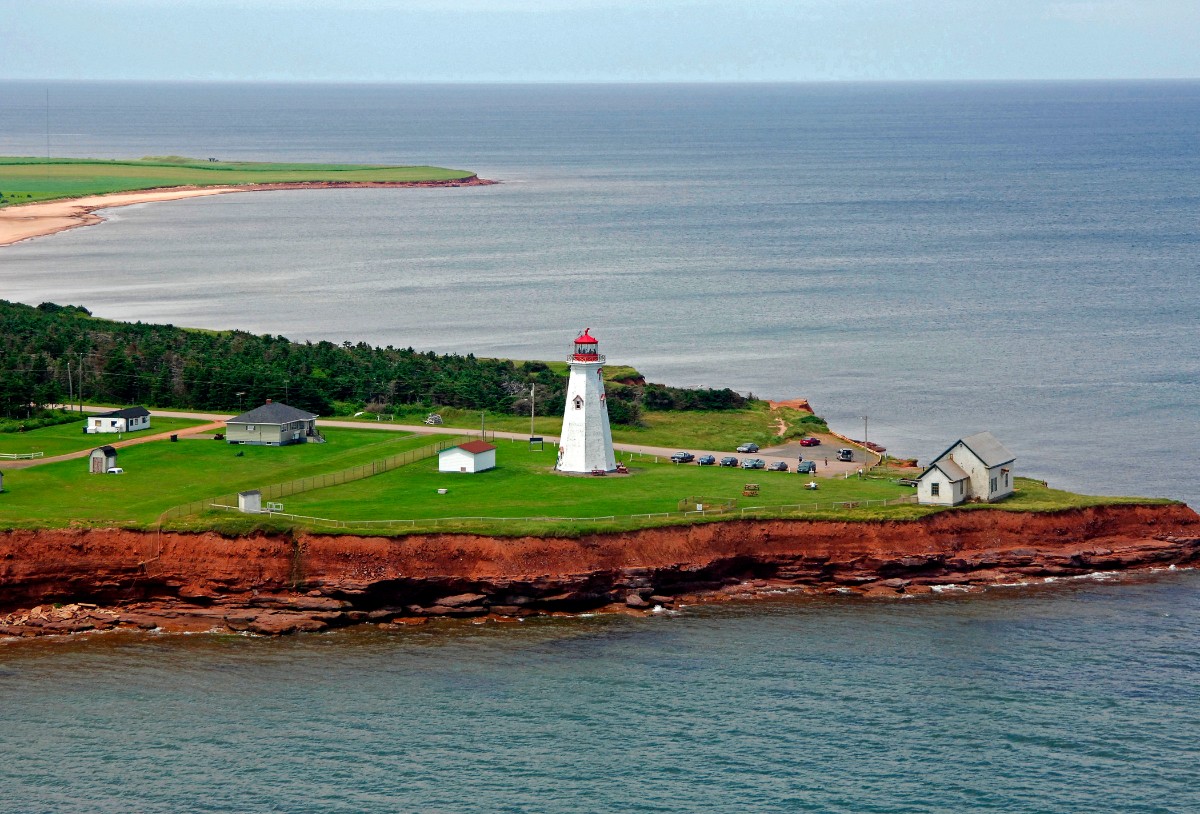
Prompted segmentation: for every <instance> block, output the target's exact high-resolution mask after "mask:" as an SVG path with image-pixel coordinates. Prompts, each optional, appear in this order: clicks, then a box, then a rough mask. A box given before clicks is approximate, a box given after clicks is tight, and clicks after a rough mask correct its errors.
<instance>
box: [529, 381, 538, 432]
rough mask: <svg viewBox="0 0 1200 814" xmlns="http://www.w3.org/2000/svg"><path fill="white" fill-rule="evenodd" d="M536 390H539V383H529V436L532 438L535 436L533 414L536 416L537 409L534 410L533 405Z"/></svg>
mask: <svg viewBox="0 0 1200 814" xmlns="http://www.w3.org/2000/svg"><path fill="white" fill-rule="evenodd" d="M536 392H537V385H536V384H531V385H529V437H530V438H531V439H532V438H533V436H534V432H533V416H534V412H535V411H534V406H533V404H534V402H533V399H534V397H535V395H536Z"/></svg>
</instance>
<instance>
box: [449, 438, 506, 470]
mask: <svg viewBox="0 0 1200 814" xmlns="http://www.w3.org/2000/svg"><path fill="white" fill-rule="evenodd" d="M495 468H496V448H495V447H494V446H492V445H491V444H489V443H488V442H487V441H469V442H467V443H465V444H459V445H458V446H456V447H450V449H443V450H442V451H441V452H439V453H438V471H439V472H485V471H487V470H489V469H495Z"/></svg>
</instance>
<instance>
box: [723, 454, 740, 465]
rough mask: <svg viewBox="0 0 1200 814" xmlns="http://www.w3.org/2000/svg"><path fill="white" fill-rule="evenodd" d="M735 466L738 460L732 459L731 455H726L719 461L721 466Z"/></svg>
mask: <svg viewBox="0 0 1200 814" xmlns="http://www.w3.org/2000/svg"><path fill="white" fill-rule="evenodd" d="M737 465H738V459H737V458H735V457H733V456H732V455H726V456H725V457H724V458H722V459H721V466H737Z"/></svg>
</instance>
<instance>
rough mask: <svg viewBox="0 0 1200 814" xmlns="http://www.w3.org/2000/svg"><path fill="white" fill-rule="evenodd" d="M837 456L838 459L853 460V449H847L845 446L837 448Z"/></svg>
mask: <svg viewBox="0 0 1200 814" xmlns="http://www.w3.org/2000/svg"><path fill="white" fill-rule="evenodd" d="M837 456H838V460H839V461H853V460H854V450H852V449H849V448H847V447H842V448H841V449H839V450H838V451H837Z"/></svg>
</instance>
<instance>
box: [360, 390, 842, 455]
mask: <svg viewBox="0 0 1200 814" xmlns="http://www.w3.org/2000/svg"><path fill="white" fill-rule="evenodd" d="M426 412H429V411H425V410H421V411H419V412H406V413H403V414H397V415H396V417H395V423H397V424H414V423H416V424H419V423H421V420H422V419H424V417H425V414H426ZM431 412H436V413H438V415H440V416H441V417H442V420H443V421H444V422H445V423H444V424H443V426H444V427H447V428H451V427H453V428H461V429H466V430H470V431H472V432H478V431H479V428H480V411H478V410H459V409H456V408H453V407H447V408H436V409H434V410H432V411H431ZM779 418H782V419H783V420H784V421H785V422H786V423H787V424H789V425H790V426H791V430H790V431H789V433H788V435H789V436H790V437H796V438H799V437H801V436H803V435H808V434H812V433H816V432H823V431H825V430H826V429H827V428H826V426H825V424H824V422H823V421H821V420H820V419H814V418H813V417H812V416H811V414H810V413H805V412H802V411H800V410H793V409H790V408H780V409H778V410H771V409H770V408H769V407H768V406H767V404H766V402H755V403H754V406H752V407H750V408H747V409H744V410H713V411H708V412H705V411H699V410H695V411H692V410H689V411H666V412H650V411H646V412H643V413H642V423H643V424H644V425H645V426H643V427H626V426H622V425H619V424H614V425H612V436H613V441H615V442H616V443H622V444H641V445H644V446H659V447H673V448H679V449H688V448H693V449H716V450H729V451H730V452H733V450H734V449H736V448H737V446H738V445H739V444H743V443H745V442H747V441H753V442H754V443H756V444H758V445H759V446H767V445H769V444H772V443H774V442H775V441H777V440H778V435H777V434H778V431H779V430H778V425H777V422H776V420H777V419H779ZM805 419H808V421H805ZM347 420H357V421H363V420H367V421H371V420H374V419H373V418H372V417H370V416H360V417H359V418H358V419H347ZM486 422H487V429H489V430H498V431H502V432H519V433H528V432H529V416H516V415H512V414H510V413H491V412H489V413H488V414H487V416H486ZM384 423H386V422H384ZM534 430H535V432H536V433H537V434H538V435H549V436H557V435H558V434H559V433H560V432H561V431H562V416H537V418H536V419H535V422H534ZM839 443H840V442H839Z"/></svg>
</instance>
